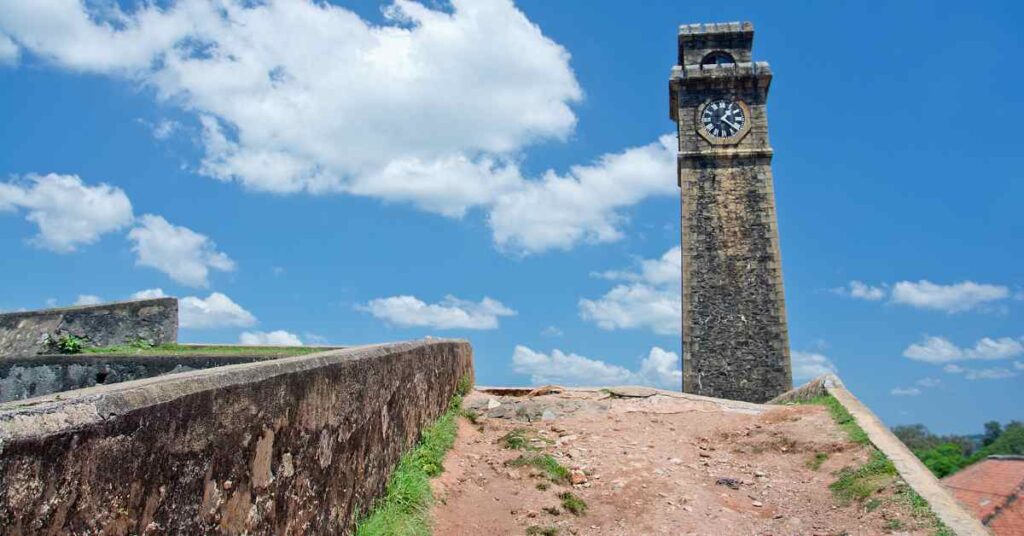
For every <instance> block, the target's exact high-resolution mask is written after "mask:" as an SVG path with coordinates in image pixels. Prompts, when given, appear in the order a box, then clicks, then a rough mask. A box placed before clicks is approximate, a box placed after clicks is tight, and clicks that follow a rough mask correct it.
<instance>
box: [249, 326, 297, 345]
mask: <svg viewBox="0 0 1024 536" xmlns="http://www.w3.org/2000/svg"><path fill="white" fill-rule="evenodd" d="M238 344H245V345H248V346H302V339H300V338H299V336H298V335H296V334H294V333H289V332H287V331H284V330H281V329H279V330H276V331H243V332H242V334H241V335H239V336H238Z"/></svg>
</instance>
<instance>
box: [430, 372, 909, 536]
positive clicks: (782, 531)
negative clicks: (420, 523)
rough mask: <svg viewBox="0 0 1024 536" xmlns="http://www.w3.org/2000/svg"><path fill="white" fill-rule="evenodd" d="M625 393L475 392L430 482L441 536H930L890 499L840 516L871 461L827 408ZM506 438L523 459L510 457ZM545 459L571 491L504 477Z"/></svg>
mask: <svg viewBox="0 0 1024 536" xmlns="http://www.w3.org/2000/svg"><path fill="white" fill-rule="evenodd" d="M615 391H616V390H613V392H615ZM618 392H619V393H622V394H626V395H631V396H628V397H621V396H615V395H613V394H610V393H609V392H607V391H600V390H589V391H587V390H571V391H563V392H560V393H556V394H548V395H544V396H536V397H525V396H518V397H512V396H497V395H494V394H488V393H483V392H479V391H477V392H474V393H472V394H471V395H470V396H469V397H467V399H466V405H465V407H467V408H473V409H475V410H476V411H477V412H479V413H480V414H481V416H480V418H478V419H477V424H472V423H470V422H469V420H465V419H464V420H463V421H462V422H461V423H460V431H459V432H460V433H459V438H458V441H457V443H456V445H455V448H454V449H453V450H452V452H451V453H449V455H448V458H447V460H446V462H445V472H444V473H443V474H442V476H440V477H439V478H438V479H436V480H435V481H434V489H435V495H436V496H437V497H438V498H439V504H438V505H437V506H436V507H435V512H434V515H435V521H436V524H435V534H437V535H486V536H496V535H505V534H515V535H523V534H537V535H544V534H558V535H569V534H579V535H648V534H650V535H655V534H666V535H668V534H671V535H683V534H694V535H724V534H730V535H731V534H737V535H738V534H751V535H754V534H757V535H768V534H772V535H790V534H801V535H815V534H818V535H839V534H849V535H862V534H863V535H868V534H870V535H874V534H886V533H892V532H893V531H895V532H896V533H899V534H927V533H928V532H927V531H924V530H917V531H914V530H908V529H906V528H903V527H913V526H914V525H915V522H914V519H913V518H912V517H911V515H910V513H909V511H908V509H907V508H906V507H904V506H901V504H898V503H897V502H896V501H887V500H884V499H885V498H886V497H884V496H883V495H882V494H880V495H879V500H878V504H875V505H874V508H872V511H870V512H869V511H868V509H867V508H865V507H864V506H863V505H861V504H859V503H853V504H851V505H848V506H842V507H840V506H837V504H836V502H835V500H834V499H833V497H832V494H831V493H830V491H829V488H828V486H829V484H830V483H832V482H833V481H835V479H836V477H835V476H834V474H833V473H835V472H836V471H838V470H840V469H842V468H844V467H850V466H859V465H860V464H862V463H864V462H865V461H866V460H867V458H868V456H869V452H868V450H867V449H866V448H865V447H862V446H859V445H857V444H854V443H851V442H849V441H848V440H847V438H846V436H845V434H844V433H843V431H842V430H840V429H839V428H838V427H837V426H836V425H835V424H834V423H833V421H832V419H831V417H830V416H829V415H828V413H827V412H826V410H825V409H824V408H823V407H818V406H787V407H781V406H757V405H752V404H743V403H727V402H724V401H714V400H711V399H699V398H695V397H687V396H685V395H680V394H667V393H664V392H661V393H660V394H655V393H654V392H653V391H651V390H646V391H645V390H636V389H634V390H632V391H630V390H619V391H618ZM509 432H513V437H518V438H523V439H524V440H525V444H526V445H527V447H526V449H518V450H517V449H510V448H506V447H507V446H506V445H504V442H503V441H502V438H503V437H506V436H507V434H509ZM520 443H522V442H519V443H515V444H517V445H518V444H520ZM545 454H546V455H550V456H551V457H552V458H553V459H554V460H556V461H558V462H559V463H560V464H561V465H562V466H564V467H565V468H567V469H569V470H571V471H572V475H571V481H570V479H565V480H562V481H559V482H553V481H552V480H551V479H550V478H549V477H548V476H546V475H545V473H544V471H542V470H541V469H538V468H536V467H532V466H529V465H526V466H520V467H515V466H510V465H509V462H510V461H512V460H515V459H516V458H518V457H520V456H526V457H527V458H528V459H536V457H537V456H543V455H545ZM826 455H827V458H826V457H825V456H826ZM814 460H818V461H819V462H820V466H819V467H817V468H816V469H814V468H812V467H811V466H813V465H814ZM556 480H559V479H557V478H556ZM542 488H543V489H542ZM567 491H568V492H571V493H573V494H575V495H576V496H578V497H579V498H580V499H582V500H583V501H584V502H585V503H586V505H587V509H586V512H585V513H583V514H582V515H574V514H572V513H570V512H567V511H566V508H565V506H563V505H562V500H561V499H560V498H559V495H560V494H563V493H565V492H567ZM889 494H890V495H891V493H889ZM545 531H547V532H545Z"/></svg>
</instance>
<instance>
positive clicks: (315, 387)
mask: <svg viewBox="0 0 1024 536" xmlns="http://www.w3.org/2000/svg"><path fill="white" fill-rule="evenodd" d="M472 370H473V369H472V349H471V347H470V346H469V344H468V343H467V342H464V341H438V340H431V341H418V342H411V343H396V344H386V345H376V346H364V347H357V348H348V349H342V350H332V351H328V352H322V353H316V354H309V355H305V356H298V357H287V358H280V359H273V360H264V361H259V362H254V363H246V364H238V365H228V366H224V367H216V368H210V369H203V370H195V371H191V372H186V373H181V374H171V375H167V376H160V377H155V378H149V379H144V380H137V381H131V382H125V383H120V384H115V385H106V386H98V387H92V388H88V389H81V390H77V391H69V392H65V393H61V394H59V395H51V396H47V397H42V398H36V399H32V400H29V401H25V402H20V403H8V404H2V405H0V484H2V485H0V527H4V532H5V533H8V534H45V533H50V534H99V533H102V534H214V533H218V534H243V533H246V534H346V533H348V532H349V531H350V530H351V528H352V526H353V522H354V520H355V518H356V517H357V516H358V515H359V513H360V512H364V511H366V510H367V509H368V508H369V507H370V505H371V504H372V502H373V500H374V499H375V498H376V497H378V496H380V494H381V493H382V491H383V490H384V486H385V484H386V482H387V479H388V477H389V476H390V474H391V471H392V469H393V468H394V466H395V464H396V463H397V461H398V459H399V456H400V454H401V453H402V452H403V451H404V450H405V449H406V448H407V447H409V446H410V445H411V444H412V443H413V442H414V441H415V440H416V439H417V438H418V435H419V433H420V430H421V429H422V427H423V426H424V425H426V424H428V423H430V422H432V421H434V420H435V419H436V418H437V417H438V416H440V415H441V413H442V412H443V411H444V410H445V408H446V407H447V405H448V402H449V400H450V399H451V397H452V395H453V394H454V393H455V392H456V389H457V384H458V382H459V379H460V378H462V377H464V376H467V375H468V376H470V378H471V377H472Z"/></svg>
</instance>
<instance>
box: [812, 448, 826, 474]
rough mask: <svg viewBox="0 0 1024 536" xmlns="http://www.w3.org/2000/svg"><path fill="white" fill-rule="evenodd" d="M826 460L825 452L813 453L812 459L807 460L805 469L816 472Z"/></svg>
mask: <svg viewBox="0 0 1024 536" xmlns="http://www.w3.org/2000/svg"><path fill="white" fill-rule="evenodd" d="M827 459H828V453H827V452H815V453H814V457H813V458H811V459H809V460H807V468H808V469H811V470H814V471H817V470H818V469H821V464H823V463H825V460H827Z"/></svg>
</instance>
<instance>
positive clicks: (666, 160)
mask: <svg viewBox="0 0 1024 536" xmlns="http://www.w3.org/2000/svg"><path fill="white" fill-rule="evenodd" d="M169 4H170V5H169V6H168V7H166V8H164V9H161V8H160V7H158V6H157V5H155V4H149V3H146V4H143V5H142V7H136V8H135V9H133V10H128V11H125V10H120V9H118V8H116V7H114V8H110V7H109V6H108V7H99V5H98V4H95V3H92V2H80V3H75V2H71V1H70V0H38V1H36V2H30V3H8V5H5V9H4V10H3V11H0V30H2V31H3V32H5V33H7V34H9V35H11V36H12V37H13V38H14V40H15V41H17V42H18V43H19V44H20V45H21V46H22V47H24V48H25V49H26V50H27V51H29V53H32V54H35V55H38V56H40V57H42V58H45V59H47V60H49V61H50V62H51V63H53V64H55V65H58V66H62V67H65V68H68V69H73V70H80V71H88V72H96V73H104V74H109V75H111V76H116V77H120V78H122V79H125V80H127V81H129V82H131V83H140V84H142V85H144V86H147V87H148V88H151V89H153V90H154V93H155V94H156V95H157V97H158V98H159V99H161V100H164V101H167V102H171V103H174V104H177V105H180V106H181V107H182V108H184V109H185V110H187V111H189V112H191V113H194V114H195V115H196V116H197V117H198V119H199V121H200V123H201V125H202V136H201V141H202V144H203V147H204V156H203V157H202V159H201V163H200V165H199V166H198V169H199V171H200V173H203V174H206V175H208V176H210V177H213V178H216V179H219V180H224V181H235V182H238V183H241V184H242V185H244V186H245V187H246V188H250V189H254V190H262V191H268V192H275V193H294V192H301V191H306V192H311V193H316V194H319V193H329V192H344V193H349V194H353V195H363V196H372V197H374V198H377V199H382V200H386V201H395V202H405V203H411V204H414V205H416V206H418V207H419V208H421V209H423V210H426V211H430V212H434V213H438V214H443V215H446V216H450V217H459V216H462V215H463V214H465V213H466V211H467V210H469V209H472V208H474V207H479V208H482V209H483V210H489V211H490V216H489V218H488V220H489V222H490V225H491V228H492V232H493V236H494V240H495V243H496V244H497V245H498V246H499V247H501V248H503V249H505V250H507V251H511V252H515V253H519V254H529V253H537V252H540V251H545V250H549V249H568V248H570V247H572V246H574V245H576V244H577V243H580V242H607V241H611V240H616V239H618V238H620V237H621V236H622V230H621V225H622V223H623V222H624V220H625V216H624V215H623V214H622V213H621V209H623V208H625V207H628V206H630V205H633V204H635V203H637V202H639V201H640V200H642V199H644V198H645V197H647V196H652V195H675V193H676V186H675V181H674V180H673V179H672V177H674V176H675V164H674V161H675V149H674V145H673V137H672V136H666V137H663V138H662V139H661V140H660V141H658V142H655V143H652V144H650V145H646V146H642V147H635V148H631V149H627V150H625V151H621V152H615V153H611V154H607V155H604V156H602V157H600V158H598V159H597V161H596V162H595V163H594V164H591V165H586V166H575V167H572V168H571V169H570V171H569V172H568V173H565V174H561V175H560V174H558V173H556V172H554V171H548V172H546V173H544V174H542V175H541V177H542V178H540V179H527V178H524V177H523V176H522V174H521V172H520V170H519V166H518V165H517V164H518V162H519V160H520V159H521V157H522V151H523V150H524V149H526V148H527V147H529V146H530V145H533V144H537V143H540V142H545V141H550V140H566V139H568V138H569V136H570V134H571V133H572V131H573V129H574V128H575V124H576V115H575V113H574V112H573V110H572V108H571V106H572V105H573V104H575V103H577V102H579V101H581V100H582V98H583V92H582V90H581V88H580V86H579V84H578V82H577V80H576V77H575V74H574V73H573V71H572V68H571V67H570V64H569V59H570V55H569V53H568V52H567V51H566V50H565V49H564V48H563V47H562V46H560V45H559V44H558V43H555V42H554V41H552V40H551V39H549V38H547V37H546V36H544V35H543V33H542V32H541V30H540V28H539V27H538V26H537V25H536V24H534V23H533V22H531V21H530V20H529V19H527V18H526V16H525V15H524V14H523V13H522V12H521V11H520V10H519V9H517V8H516V6H515V5H514V4H513V3H512V2H511V1H510V0H453V1H452V2H451V5H450V9H449V8H448V7H449V6H445V7H443V8H437V9H431V8H428V7H426V5H425V4H421V3H417V2H412V1H407V0H396V1H395V2H394V3H393V4H392V5H390V6H389V7H387V8H386V9H385V10H384V12H385V21H384V22H383V23H382V24H380V25H374V24H371V23H369V22H368V21H366V20H363V19H361V18H360V17H359V16H358V15H357V14H356V13H354V12H352V11H349V10H347V9H345V8H343V7H340V6H336V5H332V4H330V3H327V2H308V1H292V2H249V1H244V0H217V1H214V0H180V1H178V2H170V3H169ZM104 5H105V4H104ZM431 5H432V4H431ZM512 51H514V52H512ZM157 135H158V136H159V135H160V133H159V130H158V131H157Z"/></svg>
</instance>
